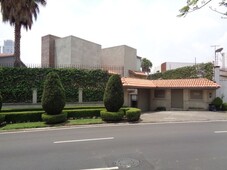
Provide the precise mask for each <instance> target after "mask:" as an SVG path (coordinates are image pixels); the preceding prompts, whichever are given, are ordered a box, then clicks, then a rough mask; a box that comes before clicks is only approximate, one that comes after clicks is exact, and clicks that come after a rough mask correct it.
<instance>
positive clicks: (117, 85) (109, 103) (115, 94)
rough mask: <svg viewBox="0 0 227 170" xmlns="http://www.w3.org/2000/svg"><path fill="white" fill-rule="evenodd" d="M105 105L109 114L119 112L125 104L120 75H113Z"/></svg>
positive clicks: (107, 87)
mask: <svg viewBox="0 0 227 170" xmlns="http://www.w3.org/2000/svg"><path fill="white" fill-rule="evenodd" d="M103 101H104V105H105V107H106V110H107V111H108V112H118V111H119V109H120V108H121V107H122V106H123V104H124V91H123V86H122V82H121V78H120V76H119V75H117V74H115V75H112V76H111V77H110V78H109V80H108V82H107V84H106V88H105V92H104V97H103Z"/></svg>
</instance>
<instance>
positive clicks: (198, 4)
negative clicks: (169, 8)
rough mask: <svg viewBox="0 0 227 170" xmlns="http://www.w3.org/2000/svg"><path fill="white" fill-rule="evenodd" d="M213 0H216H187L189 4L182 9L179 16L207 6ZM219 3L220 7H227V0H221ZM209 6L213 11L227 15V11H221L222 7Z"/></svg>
mask: <svg viewBox="0 0 227 170" xmlns="http://www.w3.org/2000/svg"><path fill="white" fill-rule="evenodd" d="M212 1H214V0H187V4H186V5H185V6H184V7H182V8H181V9H180V14H179V15H178V16H179V17H181V16H186V15H187V14H188V13H190V12H193V11H196V10H198V9H201V8H203V7H205V6H207V5H208V4H210V3H211V2H212ZM218 5H219V7H227V2H226V0H219V2H218ZM209 8H210V9H211V10H212V11H214V12H217V13H219V14H221V15H225V16H226V15H227V11H224V12H223V11H221V9H216V8H215V7H213V6H209Z"/></svg>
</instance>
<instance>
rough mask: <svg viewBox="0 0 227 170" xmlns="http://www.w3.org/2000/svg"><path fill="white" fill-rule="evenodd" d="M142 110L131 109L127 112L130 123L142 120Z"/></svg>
mask: <svg viewBox="0 0 227 170" xmlns="http://www.w3.org/2000/svg"><path fill="white" fill-rule="evenodd" d="M140 115H141V110H140V109H137V108H130V109H129V110H127V111H126V118H127V120H128V121H129V122H133V121H138V120H139V119H140Z"/></svg>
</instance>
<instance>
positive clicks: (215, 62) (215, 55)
mask: <svg viewBox="0 0 227 170" xmlns="http://www.w3.org/2000/svg"><path fill="white" fill-rule="evenodd" d="M219 46H220V45H212V46H211V47H214V66H217V65H218V59H217V53H216V50H217V47H219Z"/></svg>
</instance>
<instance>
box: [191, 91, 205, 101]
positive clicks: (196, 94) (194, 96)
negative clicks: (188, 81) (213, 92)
mask: <svg viewBox="0 0 227 170" xmlns="http://www.w3.org/2000/svg"><path fill="white" fill-rule="evenodd" d="M190 98H191V99H203V91H202V90H191V91H190Z"/></svg>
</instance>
